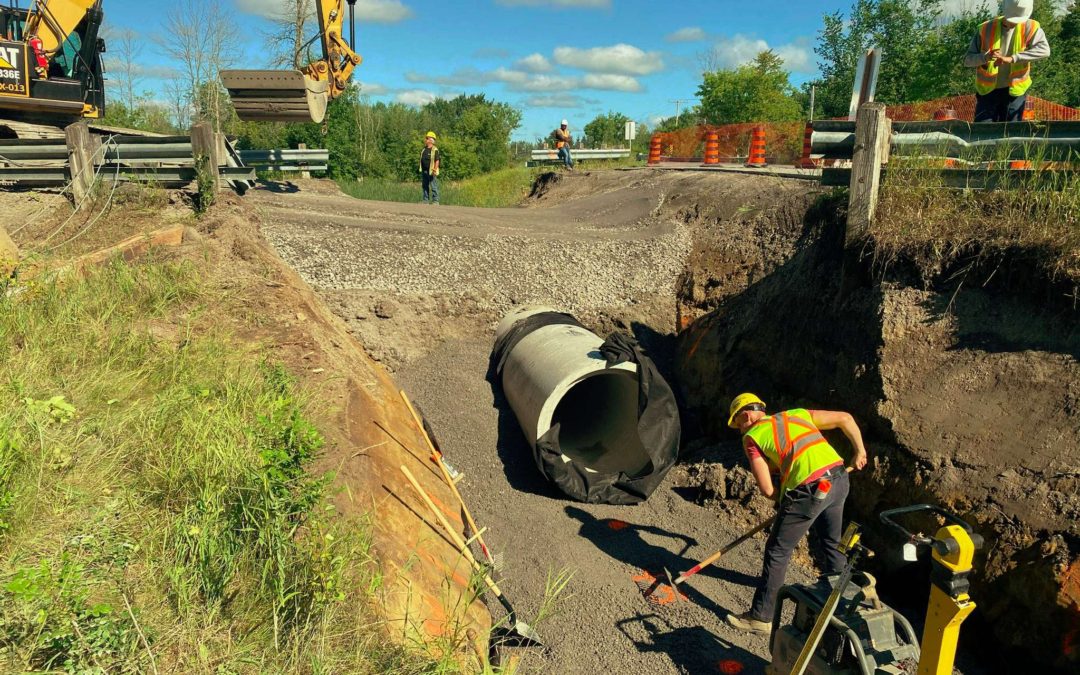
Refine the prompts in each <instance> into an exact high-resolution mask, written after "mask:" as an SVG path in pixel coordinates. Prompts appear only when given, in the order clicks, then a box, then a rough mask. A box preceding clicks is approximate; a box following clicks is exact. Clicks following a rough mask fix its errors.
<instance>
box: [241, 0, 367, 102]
mask: <svg viewBox="0 0 1080 675" xmlns="http://www.w3.org/2000/svg"><path fill="white" fill-rule="evenodd" d="M345 2H346V0H315V14H316V16H317V17H318V20H319V34H318V35H317V36H316V37H315V38H312V40H311V41H310V42H309V43H308V44H307V45H303V46H302V47H301V49H300V50H299V51H301V52H302V51H304V50H305V49H307V47H308V46H309V45H310V44H311V43H312V42H314V41H315V40H316V39H317V40H321V41H322V58H321V59H319V60H316V61H312V62H311V63H309V64H308V65H306V66H304V67H303V68H300V69H298V70H223V71H221V81H222V83H223V84H224V85H225V88H226V89H228V90H229V96H230V97H231V98H232V102H233V107H234V108H235V109H236V114H237V116H239V117H240V119H242V120H253V121H278V122H322V121H323V119H324V118H325V117H326V107H327V104H328V103H329V102H330V101H332V100H333V99H335V98H337V97H338V96H340V95H341V94H342V93H343V92H344V91H345V88H346V87H348V84H349V78H350V77H352V72H353V70H354V69H355V68H356V66H358V65H360V61H361V59H360V56H359V55H358V54H357V53H356V52H355V51H353V49H352V47H350V45H354V44H356V21H355V19H356V17H355V9H356V7H355V6H356V0H347V2H348V4H349V40H348V41H347V42H346V41H345V38H344V36H343V35H342V30H343V28H344V23H345V12H344V9H345Z"/></svg>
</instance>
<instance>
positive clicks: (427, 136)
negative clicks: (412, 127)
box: [424, 131, 438, 140]
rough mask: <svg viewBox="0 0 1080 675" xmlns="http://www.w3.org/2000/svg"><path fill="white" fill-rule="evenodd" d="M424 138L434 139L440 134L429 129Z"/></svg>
mask: <svg viewBox="0 0 1080 675" xmlns="http://www.w3.org/2000/svg"><path fill="white" fill-rule="evenodd" d="M424 138H430V139H433V140H434V139H436V138H438V136H436V135H435V132H434V131H429V132H427V135H426V136H424Z"/></svg>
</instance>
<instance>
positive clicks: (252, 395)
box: [0, 262, 447, 674]
mask: <svg viewBox="0 0 1080 675" xmlns="http://www.w3.org/2000/svg"><path fill="white" fill-rule="evenodd" d="M3 290H4V289H2V288H0V671H3V672H24V671H49V672H53V671H66V672H79V673H91V672H94V673H98V672H110V673H129V672H143V673H149V672H175V673H215V674H224V673H241V672H242V673H262V672H274V673H325V672H339V673H343V672H348V673H398V672H403V673H404V672H408V673H416V672H442V669H443V668H447V666H446V664H442V665H440V664H433V663H431V661H430V660H427V659H425V658H420V659H415V658H411V657H409V656H408V655H407V654H406V653H405V652H403V651H402V650H401V649H397V648H393V647H388V646H386V642H385V641H384V640H383V639H382V633H380V631H379V629H378V628H374V627H373V626H377V624H378V622H377V621H375V620H374V619H373V617H372V615H371V613H370V608H371V606H372V597H373V594H374V592H375V590H376V588H377V586H378V583H379V577H378V573H377V569H376V567H375V565H374V563H373V560H372V557H371V553H370V551H369V546H368V541H369V539H368V537H367V536H366V535H365V532H366V528H365V527H364V526H363V524H359V523H347V522H344V521H343V519H342V518H341V517H339V516H337V515H335V514H333V513H332V511H331V507H330V506H329V504H328V501H327V479H326V478H321V477H315V476H311V475H310V474H309V473H308V470H307V469H308V465H309V463H310V462H311V460H312V458H313V456H314V455H315V454H316V453H317V452H318V451H319V448H320V445H321V442H322V441H321V439H320V435H319V433H318V432H317V431H316V430H315V429H314V428H313V426H312V425H311V424H309V423H308V421H307V420H306V418H305V412H304V411H305V403H304V401H303V400H302V398H301V397H300V395H299V394H298V392H297V389H296V386H295V385H294V383H293V382H292V381H291V380H290V378H289V377H288V376H287V375H286V374H285V372H284V371H283V370H282V369H281V368H280V367H277V366H275V365H272V364H269V363H266V362H264V361H262V360H261V358H260V357H259V356H258V354H257V353H254V350H252V349H251V347H250V345H242V344H237V343H236V342H234V340H233V339H231V338H230V336H229V335H228V334H225V333H223V332H220V331H217V332H215V329H213V328H209V327H211V326H213V325H215V323H220V322H215V321H214V320H213V316H212V311H213V309H212V308H213V306H214V300H215V298H214V297H213V294H214V293H217V292H219V291H216V290H213V289H212V287H210V286H209V285H208V284H207V282H206V281H205V280H204V279H203V275H201V274H200V272H199V270H198V269H197V268H196V267H195V266H194V265H192V264H175V263H166V262H149V263H146V264H141V265H138V266H128V265H126V264H123V263H120V262H116V263H113V264H111V265H109V266H107V267H106V268H104V269H100V270H98V271H95V272H93V273H92V274H90V275H89V276H88V277H87V278H85V279H80V280H69V281H67V282H64V283H63V284H60V285H58V284H41V285H33V284H26V285H23V286H22V287H19V288H16V289H15V290H16V291H17V292H15V293H10V294H5V293H4V292H3Z"/></svg>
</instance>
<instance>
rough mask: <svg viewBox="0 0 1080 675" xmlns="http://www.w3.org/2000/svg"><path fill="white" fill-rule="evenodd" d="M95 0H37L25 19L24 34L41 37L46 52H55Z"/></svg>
mask: <svg viewBox="0 0 1080 675" xmlns="http://www.w3.org/2000/svg"><path fill="white" fill-rule="evenodd" d="M96 2H97V0H37V3H36V4H35V6H34V9H33V11H31V12H30V15H29V16H28V17H27V19H26V34H27V35H28V36H29V35H33V36H37V37H38V38H40V39H41V47H42V49H43V50H44V51H45V53H46V54H50V55H51V54H55V53H56V52H57V51H58V50H59V49H60V47H61V45H63V44H64V40H66V39H67V38H68V36H69V35H71V34H72V33H73V32H74V31H75V28H76V27H78V25H79V22H80V21H82V20H83V18H84V17H85V16H86V13H87V12H88V11H89V10H90V8H91V7H93V6H94V5H95V4H96Z"/></svg>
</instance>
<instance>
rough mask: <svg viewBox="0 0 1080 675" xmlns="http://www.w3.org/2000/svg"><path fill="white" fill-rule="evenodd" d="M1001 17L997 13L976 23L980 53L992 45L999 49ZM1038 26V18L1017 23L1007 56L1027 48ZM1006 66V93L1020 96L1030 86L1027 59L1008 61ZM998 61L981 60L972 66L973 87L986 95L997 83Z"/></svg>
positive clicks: (1029, 66)
mask: <svg viewBox="0 0 1080 675" xmlns="http://www.w3.org/2000/svg"><path fill="white" fill-rule="evenodd" d="M1004 21H1005V19H1004V18H1003V17H1000V16H999V17H998V18H996V19H991V20H990V21H987V22H985V23H983V24H982V25H981V26H979V49H980V51H982V52H983V53H984V54H985V53H987V52H990V51H993V50H995V49H1001V36H1002V35H1003V34H1004V32H1005V26H1004ZM1038 30H1039V22H1038V21H1031V20H1028V21H1025V22H1024V23H1022V24H1017V25H1016V27H1015V28H1014V29H1013V48H1012V53H1011V54H1009V56H1015V55H1016V54H1019V53H1020V52H1022V51H1024V50H1025V49H1027V48H1028V45H1029V44H1031V41H1032V40H1033V39H1035V33H1036V32H1038ZM1008 68H1009V95H1010V96H1020V95H1022V94H1024V93H1025V92H1026V91H1027V90H1028V88H1029V87H1030V86H1031V63H1030V62H1028V61H1025V62H1024V63H1010V64H1008ZM997 79H998V65H997V64H996V63H994V62H993V61H990V62H989V63H984V64H983V65H981V66H979V67H978V68H976V69H975V91H977V92H979V93H980V94H983V95H986V94H989V93H990V92H992V91H994V89H995V88H996V87H997Z"/></svg>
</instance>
